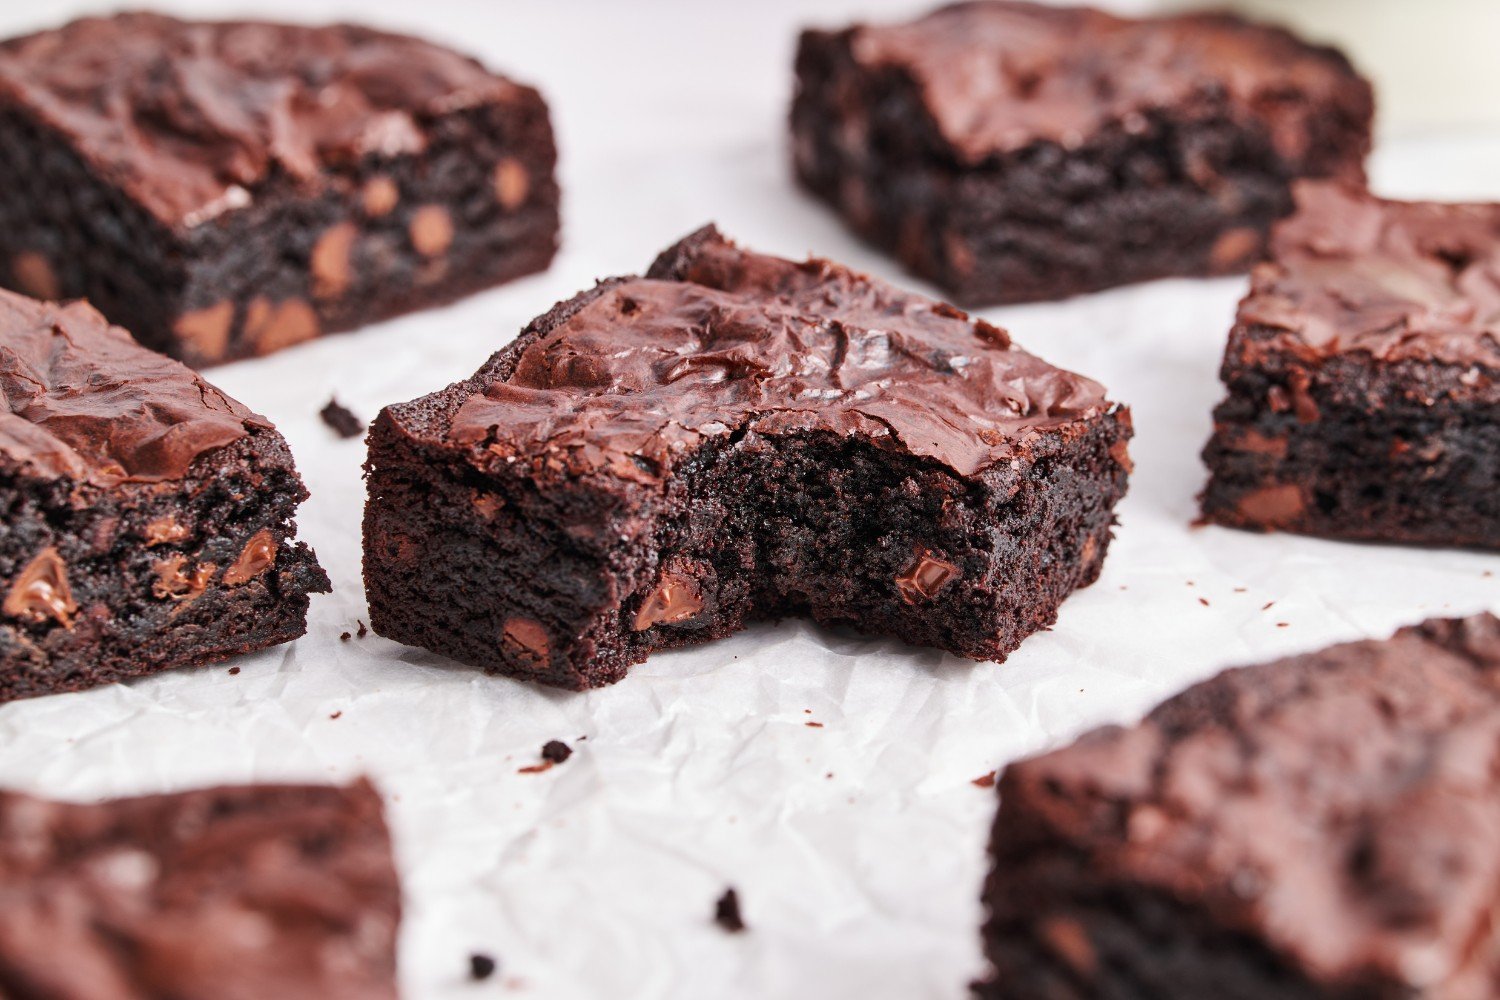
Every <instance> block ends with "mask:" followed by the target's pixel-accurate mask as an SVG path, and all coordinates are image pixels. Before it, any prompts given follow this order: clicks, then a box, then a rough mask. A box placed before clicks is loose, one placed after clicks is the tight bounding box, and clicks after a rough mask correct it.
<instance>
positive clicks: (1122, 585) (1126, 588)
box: [1120, 583, 1130, 590]
mask: <svg viewBox="0 0 1500 1000" xmlns="http://www.w3.org/2000/svg"><path fill="white" fill-rule="evenodd" d="M1120 589H1121V590H1129V589H1130V588H1129V587H1127V586H1125V585H1124V584H1123V583H1122V584H1120Z"/></svg>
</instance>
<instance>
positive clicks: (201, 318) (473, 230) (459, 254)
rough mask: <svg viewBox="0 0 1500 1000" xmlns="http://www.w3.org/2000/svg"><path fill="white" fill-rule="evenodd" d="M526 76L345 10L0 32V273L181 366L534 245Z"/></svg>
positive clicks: (539, 125)
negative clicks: (304, 20) (343, 19)
mask: <svg viewBox="0 0 1500 1000" xmlns="http://www.w3.org/2000/svg"><path fill="white" fill-rule="evenodd" d="M555 159H556V153H555V150H554V146H553V140H552V128H551V125H550V123H549V121H548V117H547V108H546V105H545V104H544V103H543V102H542V98H541V97H540V95H538V94H537V92H536V91H535V90H533V89H531V88H530V87H524V86H520V85H519V84H516V83H512V82H511V81H509V80H506V79H504V78H502V77H499V76H496V75H494V74H492V73H490V72H488V71H486V70H485V69H484V68H483V67H481V66H480V65H479V64H478V63H476V62H474V61H473V60H471V59H468V58H466V57H464V56H462V55H459V54H458V53H455V52H451V51H449V50H447V49H443V48H439V47H437V46H435V45H431V44H428V43H426V42H423V41H420V40H417V39H414V38H407V37H403V36H399V35H391V34H385V33H383V32H378V31H372V30H370V29H367V28H362V27H357V26H353V25H335V26H330V27H316V28H315V27H297V26H290V25H278V24H261V23H250V22H225V23H193V22H186V21H179V20H176V19H173V18H170V17H164V16H161V15H158V14H148V13H136V14H122V15H119V16H116V17H110V18H89V19H86V20H80V21H75V22H73V23H71V24H68V25H66V26H64V27H62V28H58V29H56V30H52V31H44V32H41V33H40V34H35V35H30V36H28V37H24V38H16V39H11V40H10V41H7V42H4V43H3V44H0V281H3V282H4V283H6V284H8V285H9V286H10V287H13V288H17V289H19V290H21V291H24V292H28V293H30V294H32V295H35V296H37V297H39V298H45V299H56V298H73V297H86V298H88V299H89V300H90V301H92V302H93V303H94V305H96V306H97V307H98V308H99V309H100V310H101V311H102V312H104V314H105V315H107V316H109V317H110V319H112V320H113V321H115V322H117V323H119V324H120V325H122V326H124V327H126V328H128V329H130V330H131V331H133V332H134V333H135V334H136V335H137V336H138V337H139V338H140V339H141V340H142V342H143V343H145V344H146V345H147V346H148V347H152V348H155V349H157V350H161V351H165V352H167V353H168V354H171V355H173V356H175V357H178V358H182V359H183V360H185V361H187V362H189V363H190V364H194V365H203V364H210V363H213V362H219V361H225V360H229V359H233V358H241V357H246V356H249V355H257V354H265V353H267V352H269V351H273V350H276V349H278V348H281V347H286V346H288V345H290V344H294V343H297V342H299V341H302V340H306V339H307V338H310V337H315V336H317V335H319V334H321V333H329V332H333V331H336V330H348V329H352V328H354V327H357V326H360V325H362V324H365V323H369V322H372V321H375V320H379V319H384V318H386V317H389V316H393V315H396V314H398V313H402V312H406V311H408V310H412V309H419V308H422V307H425V306H431V305H436V304H438V303H441V302H445V301H447V300H450V299H453V298H456V297H458V296H461V295H464V294H467V293H469V292H473V291H477V290H479V289H481V288H485V287H488V286H490V285H493V284H495V283H497V282H501V281H505V280H508V279H510V278H514V277H517V276H518V275H523V274H529V273H532V272H534V271H539V270H541V269H543V268H545V267H546V266H547V264H548V263H549V262H550V261H551V259H552V255H553V253H554V251H555V250H556V245H557V231H558V189H557V184H556V182H555V180H554V178H553V166H554V162H555Z"/></svg>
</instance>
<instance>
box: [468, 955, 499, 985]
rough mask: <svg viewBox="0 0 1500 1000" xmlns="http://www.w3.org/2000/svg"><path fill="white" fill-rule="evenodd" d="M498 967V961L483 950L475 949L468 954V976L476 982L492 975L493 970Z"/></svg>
mask: <svg viewBox="0 0 1500 1000" xmlns="http://www.w3.org/2000/svg"><path fill="white" fill-rule="evenodd" d="M499 967H500V964H499V963H498V962H496V961H495V960H494V959H493V958H491V957H490V956H488V955H486V954H484V953H483V952H477V951H476V952H475V953H474V954H472V955H470V956H469V978H470V979H472V980H474V981H475V982H476V983H480V982H483V981H484V980H486V979H488V978H490V977H491V976H493V975H494V974H495V970H496V969H498V968H499Z"/></svg>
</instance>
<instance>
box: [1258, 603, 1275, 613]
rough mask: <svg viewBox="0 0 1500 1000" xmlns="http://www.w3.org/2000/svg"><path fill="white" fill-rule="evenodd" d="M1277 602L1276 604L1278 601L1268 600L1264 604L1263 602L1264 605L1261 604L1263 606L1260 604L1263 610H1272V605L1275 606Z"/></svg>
mask: <svg viewBox="0 0 1500 1000" xmlns="http://www.w3.org/2000/svg"><path fill="white" fill-rule="evenodd" d="M1275 604H1276V602H1275V601H1267V602H1266V603H1264V604H1262V605H1261V606H1260V609H1261V610H1262V611H1270V610H1271V608H1272V607H1274V606H1275Z"/></svg>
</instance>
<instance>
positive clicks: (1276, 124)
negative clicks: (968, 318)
mask: <svg viewBox="0 0 1500 1000" xmlns="http://www.w3.org/2000/svg"><path fill="white" fill-rule="evenodd" d="M796 75H797V89H796V96H795V99H794V101H793V106H792V113H791V128H792V138H793V154H794V161H795V168H796V173H797V176H798V178H799V179H800V180H801V181H802V183H803V184H804V185H805V186H806V187H807V188H808V189H809V190H810V191H811V192H813V193H814V194H815V195H817V196H818V197H820V198H822V199H824V200H825V201H828V202H830V203H831V204H832V205H833V206H834V207H836V208H837V209H838V210H839V212H840V213H841V214H842V215H843V216H844V217H845V219H846V220H847V221H848V223H849V224H850V225H851V226H852V227H853V228H854V230H855V231H856V232H858V233H859V234H860V235H861V236H863V237H864V238H865V239H867V240H869V241H870V242H872V243H873V244H875V245H876V246H879V247H881V248H883V249H885V250H887V251H889V252H891V253H893V254H894V255H895V256H897V257H898V258H899V259H900V260H901V262H902V263H903V264H904V265H905V266H906V267H907V268H909V269H910V270H911V271H912V272H914V273H916V274H918V275H921V276H922V277H924V278H927V279H929V280H931V281H933V282H935V283H937V284H938V285H940V286H941V287H943V288H944V289H945V290H946V291H948V292H949V293H950V294H952V295H953V296H954V297H955V298H956V299H957V301H959V302H961V303H967V304H971V305H982V304H992V303H1001V302H1024V301H1033V300H1041V299H1056V298H1061V297H1064V296H1068V295H1074V294H1077V293H1080V292H1088V291H1092V290H1095V289H1100V288H1106V287H1110V286H1113V285H1119V284H1124V283H1127V282H1134V281H1142V280H1146V279H1150V278H1159V277H1165V276H1169V275H1214V274H1228V273H1233V272H1237V271H1242V270H1245V269H1246V268H1248V267H1249V265H1250V264H1251V263H1253V262H1254V261H1256V260H1257V259H1259V257H1260V255H1261V253H1262V250H1263V248H1264V244H1265V238H1266V232H1267V230H1268V228H1269V226H1270V224H1271V222H1272V221H1273V220H1275V219H1276V218H1279V217H1281V216H1284V215H1286V214H1287V213H1288V212H1289V211H1290V209H1291V205H1292V202H1291V195H1290V191H1289V185H1290V182H1291V181H1292V180H1293V179H1295V178H1299V177H1333V178H1339V179H1342V180H1346V181H1350V182H1357V181H1362V179H1363V177H1364V168H1363V161H1364V157H1365V154H1366V153H1367V152H1368V150H1369V146H1370V123H1371V117H1372V113H1373V111H1372V109H1373V98H1372V95H1371V90H1370V86H1369V84H1368V83H1366V82H1365V81H1364V80H1363V79H1361V78H1360V77H1359V75H1358V74H1357V73H1356V72H1355V71H1354V70H1353V68H1352V67H1351V66H1350V65H1349V63H1348V61H1347V60H1345V59H1344V57H1343V56H1342V55H1340V54H1338V53H1337V52H1335V51H1333V50H1331V49H1326V48H1317V47H1314V46H1310V45H1307V44H1305V43H1303V42H1301V41H1299V40H1298V39H1297V38H1295V37H1294V36H1292V35H1290V34H1288V33H1287V32H1285V31H1282V30H1280V29H1276V28H1271V27H1266V26H1262V25H1258V24H1254V23H1251V22H1248V21H1244V20H1241V19H1239V18H1236V17H1233V16H1229V15H1224V14H1191V15H1182V16H1172V17H1157V18H1150V19H1144V20H1126V19H1121V18H1118V17H1114V16H1111V15H1109V14H1105V13H1102V12H1100V11H1096V10H1090V9H1088V8H1083V7H1053V6H1046V5H1039V4H1029V3H1013V2H1006V0H977V2H970V3H959V4H954V5H952V6H948V7H943V8H940V9H938V10H936V11H934V12H932V13H930V14H928V15H927V16H925V17H922V18H918V19H917V20H915V21H911V22H908V23H904V24H891V25H855V26H853V27H849V28H846V29H843V30H839V31H822V30H810V31H806V32H804V33H803V34H802V38H801V43H800V45H799V48H798V52H797V62H796Z"/></svg>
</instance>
